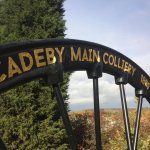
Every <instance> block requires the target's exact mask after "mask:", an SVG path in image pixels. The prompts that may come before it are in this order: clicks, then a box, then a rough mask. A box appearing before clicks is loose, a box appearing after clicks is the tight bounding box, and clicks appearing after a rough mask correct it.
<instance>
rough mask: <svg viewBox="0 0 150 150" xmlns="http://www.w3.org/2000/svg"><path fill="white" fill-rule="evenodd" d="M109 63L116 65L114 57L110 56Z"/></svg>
mask: <svg viewBox="0 0 150 150" xmlns="http://www.w3.org/2000/svg"><path fill="white" fill-rule="evenodd" d="M108 61H109V64H110V65H111V66H112V65H113V64H114V56H113V55H110V56H109V59H108Z"/></svg>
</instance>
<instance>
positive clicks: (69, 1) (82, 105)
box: [64, 0, 150, 111]
mask: <svg viewBox="0 0 150 150" xmlns="http://www.w3.org/2000/svg"><path fill="white" fill-rule="evenodd" d="M64 9H65V16H64V19H65V20H66V28H67V30H66V38H69V39H79V40H85V41H91V42H95V43H98V44H101V45H105V46H107V47H110V48H113V49H115V50H117V51H119V52H121V53H122V54H124V55H126V56H127V57H129V58H130V59H132V60H133V61H134V62H135V63H137V64H138V65H139V66H140V67H142V68H143V69H144V70H145V71H146V72H147V73H148V75H150V61H149V59H150V1H149V0H93V1H91V0H66V1H65V3H64ZM125 89H126V95H127V103H128V107H136V105H137V102H136V101H135V94H134V88H133V87H131V86H130V85H129V84H127V85H126V86H125ZM68 93H69V97H70V98H69V103H70V104H69V105H70V109H71V111H79V110H84V109H92V108H93V88H92V80H90V79H88V78H87V75H86V72H84V71H82V72H81V71H78V72H74V73H73V74H72V75H71V78H70V83H69V91H68ZM99 98H100V107H101V108H120V107H121V101H120V93H119V87H118V86H117V85H115V82H114V77H113V76H111V75H108V74H103V77H102V78H99ZM149 106H150V104H149V103H148V102H147V101H146V100H145V99H144V103H143V107H149Z"/></svg>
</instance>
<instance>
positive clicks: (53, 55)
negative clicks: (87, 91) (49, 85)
mask: <svg viewBox="0 0 150 150" xmlns="http://www.w3.org/2000/svg"><path fill="white" fill-rule="evenodd" d="M57 63H61V64H62V66H63V69H64V71H78V70H86V71H89V70H90V69H91V68H92V67H93V65H94V64H96V63H100V64H102V65H103V72H105V73H108V74H111V75H114V76H118V75H122V74H124V73H125V72H127V74H128V76H129V79H128V82H129V84H131V85H132V86H133V87H134V88H135V89H138V90H141V89H142V90H144V91H145V92H146V94H145V98H146V99H147V100H148V101H149V102H150V77H149V75H148V74H147V73H146V72H145V71H144V70H143V69H142V68H140V67H139V66H138V65H137V64H136V63H134V62H133V61H132V60H130V59H129V58H127V57H126V56H124V55H123V54H121V53H119V52H117V51H115V50H113V49H111V48H108V47H106V46H103V45H100V44H96V43H92V42H87V41H81V40H72V39H59V40H58V39H44V40H34V41H27V42H17V43H10V44H5V45H0V91H3V90H7V89H9V88H11V87H13V86H15V85H16V84H18V83H19V84H21V83H23V82H27V81H28V80H32V79H33V78H36V77H43V76H45V74H47V72H50V71H51V68H53V66H55V64H57ZM11 71H12V72H13V73H12V72H11Z"/></svg>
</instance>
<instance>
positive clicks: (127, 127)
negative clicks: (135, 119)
mask: <svg viewBox="0 0 150 150" xmlns="http://www.w3.org/2000/svg"><path fill="white" fill-rule="evenodd" d="M119 88H120V96H121V103H122V110H123V117H124V124H125V131H126V138H127V145H128V149H129V150H132V140H131V131H130V123H129V116H128V108H127V102H126V95H125V89H124V85H123V84H120V85H119Z"/></svg>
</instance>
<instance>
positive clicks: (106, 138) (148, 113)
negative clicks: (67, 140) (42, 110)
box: [69, 108, 150, 150]
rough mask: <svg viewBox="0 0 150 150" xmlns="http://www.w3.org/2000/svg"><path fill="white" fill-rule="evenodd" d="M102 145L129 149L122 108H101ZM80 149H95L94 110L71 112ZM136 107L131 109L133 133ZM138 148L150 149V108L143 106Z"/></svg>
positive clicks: (111, 149) (110, 149)
mask: <svg viewBox="0 0 150 150" xmlns="http://www.w3.org/2000/svg"><path fill="white" fill-rule="evenodd" d="M100 114H101V115H100V116H101V132H102V145H103V149H105V150H121V149H127V144H126V140H125V139H126V137H125V130H124V122H123V115H122V109H101V111H100ZM69 115H70V118H71V121H72V125H73V128H74V132H75V135H76V137H77V141H78V145H79V148H80V150H88V149H90V150H94V149H96V148H95V135H94V133H95V130H94V117H93V116H94V113H93V110H83V111H79V112H70V113H69ZM135 116H136V109H129V117H130V125H131V134H132V137H133V134H134V123H135ZM138 149H142V150H149V149H150V108H143V110H142V116H141V124H140V131H139V140H138Z"/></svg>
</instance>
